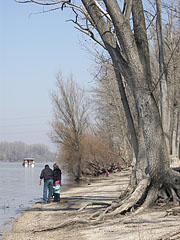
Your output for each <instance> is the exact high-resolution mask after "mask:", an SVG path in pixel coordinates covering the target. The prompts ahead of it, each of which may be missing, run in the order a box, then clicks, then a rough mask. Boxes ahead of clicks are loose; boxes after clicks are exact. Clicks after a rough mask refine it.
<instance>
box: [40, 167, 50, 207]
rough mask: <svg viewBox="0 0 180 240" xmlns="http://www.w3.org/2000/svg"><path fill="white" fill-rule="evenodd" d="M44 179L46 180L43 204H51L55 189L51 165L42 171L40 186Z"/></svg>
mask: <svg viewBox="0 0 180 240" xmlns="http://www.w3.org/2000/svg"><path fill="white" fill-rule="evenodd" d="M43 179H44V187H43V202H44V203H47V202H48V203H49V202H51V198H52V189H53V170H52V169H51V168H50V167H49V165H45V167H44V169H43V170H42V171H41V175H40V182H39V185H41V183H42V180H43ZM47 191H48V201H47Z"/></svg>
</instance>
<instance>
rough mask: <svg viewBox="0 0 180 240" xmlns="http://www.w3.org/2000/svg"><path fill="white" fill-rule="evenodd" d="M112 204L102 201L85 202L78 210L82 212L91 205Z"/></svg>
mask: <svg viewBox="0 0 180 240" xmlns="http://www.w3.org/2000/svg"><path fill="white" fill-rule="evenodd" d="M96 205H97V206H107V207H108V206H111V204H110V203H102V202H92V203H87V204H85V205H84V206H83V207H82V208H80V209H79V210H78V211H79V212H81V211H83V210H84V209H86V208H87V207H89V206H96Z"/></svg>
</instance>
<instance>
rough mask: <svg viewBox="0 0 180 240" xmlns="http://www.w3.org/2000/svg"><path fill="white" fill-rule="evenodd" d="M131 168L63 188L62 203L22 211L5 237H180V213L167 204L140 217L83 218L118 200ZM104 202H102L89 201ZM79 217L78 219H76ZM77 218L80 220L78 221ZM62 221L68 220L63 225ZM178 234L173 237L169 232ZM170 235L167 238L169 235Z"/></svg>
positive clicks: (138, 239) (36, 239)
mask: <svg viewBox="0 0 180 240" xmlns="http://www.w3.org/2000/svg"><path fill="white" fill-rule="evenodd" d="M129 174H130V173H129V172H128V171H125V170H123V171H122V172H120V173H119V172H117V173H112V174H110V175H109V177H105V176H101V177H98V178H95V179H94V178H89V179H87V180H86V181H84V182H83V183H82V184H81V185H79V186H77V187H74V188H71V189H68V190H67V191H63V188H62V194H61V202H60V203H50V204H46V205H43V204H41V203H38V202H37V203H36V204H34V205H33V206H31V207H30V208H28V209H27V211H25V212H23V213H22V215H21V217H20V218H19V219H17V220H16V221H15V223H14V225H13V229H12V230H11V231H10V232H7V233H6V234H5V235H4V238H3V239H4V240H19V239H21V240H43V239H44V240H45V239H54V240H95V239H98V240H109V239H112V240H121V239H122V240H126V239H128V240H131V239H132V240H152V239H156V240H157V239H159V240H160V239H180V232H179V235H178V231H180V230H179V225H180V217H179V216H180V211H179V214H178V212H176V214H175V213H174V214H173V211H169V212H168V214H167V211H166V209H167V207H165V206H162V207H160V206H159V207H158V208H157V207H153V208H151V209H150V210H147V211H146V212H144V213H143V214H141V215H139V216H121V217H118V218H113V219H107V220H105V221H104V222H102V223H100V224H98V225H93V224H92V223H90V222H89V223H87V222H86V221H84V220H85V219H88V217H90V216H91V215H92V214H93V213H95V212H96V211H98V210H103V209H105V206H106V205H107V204H110V203H111V202H112V201H114V200H116V199H118V196H119V193H120V192H122V191H123V190H124V189H125V188H126V186H127V184H128V181H129V176H130V175H129ZM90 203H101V204H102V205H98V204H95V205H89V206H88V207H86V208H85V209H83V210H81V211H79V210H80V209H82V208H83V207H84V206H85V205H86V204H90ZM77 219H78V220H77ZM74 220H77V222H75V221H74ZM63 223H65V224H64V225H63ZM173 234H174V236H176V238H171V237H170V235H173ZM167 237H168V238H167Z"/></svg>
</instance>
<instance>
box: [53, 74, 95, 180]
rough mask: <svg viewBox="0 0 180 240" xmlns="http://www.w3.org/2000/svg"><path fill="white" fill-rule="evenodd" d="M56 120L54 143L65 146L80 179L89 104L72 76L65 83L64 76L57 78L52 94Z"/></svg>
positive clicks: (69, 160)
mask: <svg viewBox="0 0 180 240" xmlns="http://www.w3.org/2000/svg"><path fill="white" fill-rule="evenodd" d="M51 97H52V103H53V105H54V120H53V122H52V129H53V131H52V134H51V138H52V141H53V142H55V143H58V144H61V145H64V148H63V149H66V151H68V152H69V153H71V154H70V155H69V157H71V158H73V159H69V158H67V162H70V164H71V163H72V161H73V163H74V165H73V171H74V173H75V176H76V178H77V179H80V177H81V174H82V170H81V165H82V162H81V161H82V146H81V143H82V138H83V135H84V134H85V132H86V130H87V128H88V111H89V106H90V105H89V104H88V101H87V99H86V96H85V91H84V90H83V89H80V88H79V87H78V86H77V84H75V82H74V81H73V78H72V76H70V77H69V79H67V81H63V77H62V74H58V76H57V91H54V92H52V94H51Z"/></svg>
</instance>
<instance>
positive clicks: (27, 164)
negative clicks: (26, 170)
mask: <svg viewBox="0 0 180 240" xmlns="http://www.w3.org/2000/svg"><path fill="white" fill-rule="evenodd" d="M22 165H23V166H24V167H34V158H24V160H23V164H22Z"/></svg>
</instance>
